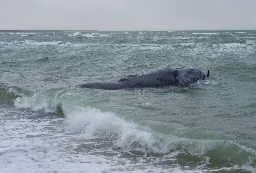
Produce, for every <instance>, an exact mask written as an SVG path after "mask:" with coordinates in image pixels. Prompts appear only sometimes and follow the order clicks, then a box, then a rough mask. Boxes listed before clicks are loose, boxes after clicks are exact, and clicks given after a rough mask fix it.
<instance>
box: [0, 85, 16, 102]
mask: <svg viewBox="0 0 256 173" xmlns="http://www.w3.org/2000/svg"><path fill="white" fill-rule="evenodd" d="M0 96H1V98H0V105H13V104H14V100H15V99H16V98H17V97H19V95H18V93H17V92H16V91H15V90H14V89H13V88H8V87H6V86H3V85H0Z"/></svg>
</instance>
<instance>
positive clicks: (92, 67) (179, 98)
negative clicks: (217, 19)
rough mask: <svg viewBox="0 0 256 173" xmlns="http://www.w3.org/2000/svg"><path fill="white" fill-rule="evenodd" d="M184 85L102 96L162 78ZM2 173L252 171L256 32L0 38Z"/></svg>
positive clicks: (11, 34)
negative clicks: (190, 79)
mask: <svg viewBox="0 0 256 173" xmlns="http://www.w3.org/2000/svg"><path fill="white" fill-rule="evenodd" d="M166 67H171V68H188V67H194V68H198V69H200V70H202V71H203V72H205V73H206V72H207V70H210V77H209V78H207V79H206V80H203V81H198V82H197V83H194V84H192V85H190V86H188V87H175V86H170V87H164V88H137V89H122V90H100V89H88V88H79V87H76V86H77V85H80V84H84V83H87V82H101V81H102V82H103V81H117V80H119V79H120V78H123V77H125V76H128V75H133V74H144V73H148V72H151V71H155V70H159V69H162V68H166ZM0 172H1V173H169V172H177V173H204V172H207V173H240V172H241V173H251V172H252V173H256V31H166V32H164V31H163V32H157V31H155V32H149V31H147V32H146V31H141V32H139V31H137V32H131V31H129V32H114V31H112V32H104V31H0Z"/></svg>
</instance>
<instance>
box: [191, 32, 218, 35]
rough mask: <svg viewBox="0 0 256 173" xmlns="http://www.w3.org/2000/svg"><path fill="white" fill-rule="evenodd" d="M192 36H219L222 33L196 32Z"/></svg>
mask: <svg viewBox="0 0 256 173" xmlns="http://www.w3.org/2000/svg"><path fill="white" fill-rule="evenodd" d="M192 34H193V35H219V34H220V33H217V32H195V33H192Z"/></svg>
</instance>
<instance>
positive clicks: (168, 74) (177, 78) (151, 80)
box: [78, 68, 209, 90]
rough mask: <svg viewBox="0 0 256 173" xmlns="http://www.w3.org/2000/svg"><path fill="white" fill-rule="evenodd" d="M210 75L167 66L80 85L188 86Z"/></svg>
mask: <svg viewBox="0 0 256 173" xmlns="http://www.w3.org/2000/svg"><path fill="white" fill-rule="evenodd" d="M206 76H207V77H208V76H209V70H208V72H207V75H206V74H204V73H203V72H202V71H200V70H198V69H195V68H186V69H172V68H165V69H161V70H157V71H154V72H150V73H146V74H142V75H129V76H127V77H125V78H122V79H120V80H119V81H117V82H95V83H86V84H82V85H78V87H81V88H94V89H105V90H118V89H125V88H144V87H148V88H150V87H151V88H158V87H165V86H182V87H186V86H188V85H190V84H192V83H194V82H196V81H198V80H204V79H205V78H206Z"/></svg>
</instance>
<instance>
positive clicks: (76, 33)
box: [68, 32, 82, 37]
mask: <svg viewBox="0 0 256 173" xmlns="http://www.w3.org/2000/svg"><path fill="white" fill-rule="evenodd" d="M79 35H82V34H81V32H74V33H72V34H68V36H69V37H76V36H79Z"/></svg>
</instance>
